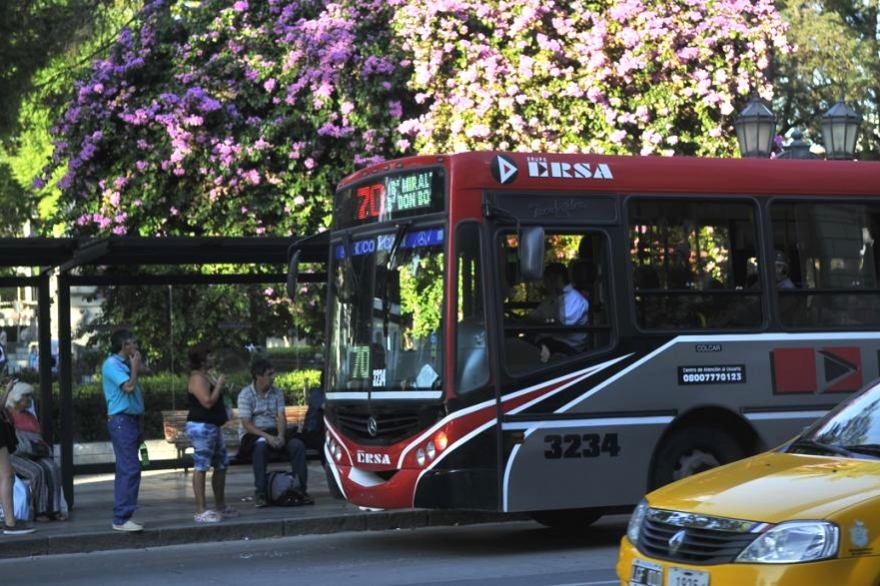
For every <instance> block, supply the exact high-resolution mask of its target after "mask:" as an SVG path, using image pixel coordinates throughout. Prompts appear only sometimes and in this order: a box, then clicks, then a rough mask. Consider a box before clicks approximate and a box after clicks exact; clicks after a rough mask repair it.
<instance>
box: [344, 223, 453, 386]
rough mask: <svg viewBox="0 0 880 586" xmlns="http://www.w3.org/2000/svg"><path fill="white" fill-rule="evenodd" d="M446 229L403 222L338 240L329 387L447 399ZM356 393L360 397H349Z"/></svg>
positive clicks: (347, 233)
mask: <svg viewBox="0 0 880 586" xmlns="http://www.w3.org/2000/svg"><path fill="white" fill-rule="evenodd" d="M443 242H444V229H443V228H442V227H436V226H435V227H418V228H416V227H413V226H412V224H411V223H408V222H407V223H402V224H398V225H397V226H396V227H392V228H389V230H388V231H385V232H380V233H378V234H377V233H375V232H373V233H370V235H369V236H366V235H365V236H360V235H352V234H351V233H349V232H346V233H344V234H343V237H342V238H341V239H340V240H337V241H336V242H334V244H333V246H332V255H331V263H332V264H331V267H330V271H331V272H330V274H331V275H332V286H331V288H330V293H329V311H330V330H329V332H328V343H329V345H330V348H329V364H328V371H327V374H328V377H329V379H328V380H329V391H330V392H331V393H334V392H341V393H346V392H351V393H363V395H362V396H361V398H373V399H382V398H405V399H415V398H422V399H424V398H440V396H441V392H440V385H441V379H440V375H441V373H442V368H441V366H442V352H441V351H440V344H441V341H442V340H443V332H442V321H441V316H442V315H443V313H442V308H443V303H444V299H443V283H444V278H443V267H444V254H443ZM350 398H357V397H350Z"/></svg>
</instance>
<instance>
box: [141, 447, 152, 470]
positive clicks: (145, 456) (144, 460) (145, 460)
mask: <svg viewBox="0 0 880 586" xmlns="http://www.w3.org/2000/svg"><path fill="white" fill-rule="evenodd" d="M140 449H141V468H146V467H147V466H149V465H150V453H149V452H148V451H147V444H146V443H144V442H141V448H140Z"/></svg>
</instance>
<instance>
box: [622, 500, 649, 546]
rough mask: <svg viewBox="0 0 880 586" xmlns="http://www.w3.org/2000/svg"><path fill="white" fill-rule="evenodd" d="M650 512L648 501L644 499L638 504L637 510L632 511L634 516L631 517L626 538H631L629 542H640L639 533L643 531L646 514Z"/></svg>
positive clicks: (634, 543)
mask: <svg viewBox="0 0 880 586" xmlns="http://www.w3.org/2000/svg"><path fill="white" fill-rule="evenodd" d="M647 512H648V501H646V500H645V499H642V500H641V502H640V503H639V504H638V505H636V508H635V510H634V511H633V512H632V516H631V517H630V518H629V525H628V526H627V528H626V538H627V539H629V542H630V543H632V544H633V545H636V544H638V542H639V533H640V532H641V531H642V523H644V522H645V514H647Z"/></svg>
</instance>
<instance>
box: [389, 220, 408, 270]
mask: <svg viewBox="0 0 880 586" xmlns="http://www.w3.org/2000/svg"><path fill="white" fill-rule="evenodd" d="M411 225H412V222H404V223H402V224H398V225H397V232H396V233H395V234H394V243H393V244H392V245H391V250H390V251H389V252H388V263H387V264H386V268H387V269H388V270H389V271H392V270H394V269H396V268H397V263H396V260H397V249H398V248H400V244H401V243H402V242H403V239H404V237H405V236H406V235H407V233H408V232H409V227H410V226H411Z"/></svg>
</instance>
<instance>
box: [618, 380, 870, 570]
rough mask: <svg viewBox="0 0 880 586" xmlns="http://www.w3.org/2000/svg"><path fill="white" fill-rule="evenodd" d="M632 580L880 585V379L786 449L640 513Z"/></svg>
mask: <svg viewBox="0 0 880 586" xmlns="http://www.w3.org/2000/svg"><path fill="white" fill-rule="evenodd" d="M617 576H618V578H619V579H620V583H621V584H622V585H627V586H811V585H815V586H838V585H853V586H880V381H876V382H875V383H873V384H872V385H871V386H869V387H868V388H867V389H866V390H865V391H863V392H862V393H859V394H858V395H855V396H853V397H851V398H850V399H848V400H846V401H844V402H843V403H841V404H840V405H839V406H838V407H837V408H835V409H834V410H833V411H832V412H831V413H829V414H828V415H827V416H825V417H823V418H822V419H820V420H819V421H817V422H816V423H814V424H813V425H811V426H810V427H809V428H808V429H807V430H806V431H804V432H803V433H802V434H800V435H799V436H797V437H796V438H794V439H793V440H791V441H790V442H788V443H786V444H785V445H783V446H782V447H780V448H778V449H776V450H773V451H770V452H766V453H764V454H761V455H758V456H755V457H752V458H749V459H746V460H742V461H740V462H734V463H733V464H728V465H727V466H723V467H720V468H715V469H713V470H709V471H707V472H704V473H702V474H698V475H696V476H691V477H689V478H685V479H683V480H680V481H678V482H674V483H672V484H669V485H667V486H664V487H663V488H660V489H658V490H655V491H654V492H651V493H650V494H648V495H647V496H646V497H645V499H644V500H642V502H641V503H639V505H638V506H637V507H636V509H635V511H633V515H632V518H631V519H630V522H629V526H628V527H627V532H626V535H625V536H624V537H623V539H622V541H621V544H620V555H619V557H618V560H617Z"/></svg>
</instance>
